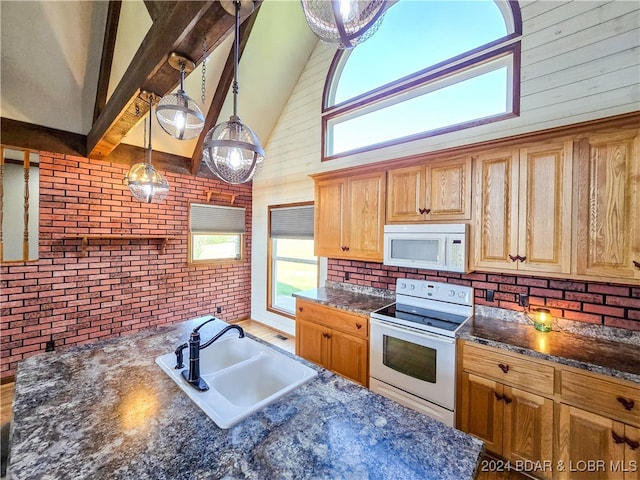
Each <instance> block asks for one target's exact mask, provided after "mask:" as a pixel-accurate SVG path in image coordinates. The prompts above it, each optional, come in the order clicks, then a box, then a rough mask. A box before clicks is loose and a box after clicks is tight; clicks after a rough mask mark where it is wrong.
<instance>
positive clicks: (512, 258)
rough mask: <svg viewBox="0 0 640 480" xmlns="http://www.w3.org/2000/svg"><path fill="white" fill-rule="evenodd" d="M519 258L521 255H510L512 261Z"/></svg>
mask: <svg viewBox="0 0 640 480" xmlns="http://www.w3.org/2000/svg"><path fill="white" fill-rule="evenodd" d="M519 258H520V256H519V255H509V259H510V260H511V261H512V262H515V261H517V260H518V259H519Z"/></svg>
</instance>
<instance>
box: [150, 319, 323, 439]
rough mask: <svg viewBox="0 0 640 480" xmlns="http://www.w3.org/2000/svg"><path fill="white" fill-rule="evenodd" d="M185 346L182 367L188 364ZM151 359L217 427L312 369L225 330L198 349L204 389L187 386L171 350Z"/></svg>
mask: <svg viewBox="0 0 640 480" xmlns="http://www.w3.org/2000/svg"><path fill="white" fill-rule="evenodd" d="M188 351H189V350H188V349H186V350H185V358H184V364H185V368H188V366H189V359H188V358H187V357H188ZM156 363H157V364H158V365H159V366H160V368H162V370H163V371H164V372H165V373H166V374H167V375H169V377H171V379H172V380H173V381H174V382H176V383H177V384H178V386H179V387H180V388H181V389H182V390H183V391H184V392H185V393H186V394H187V395H188V396H189V398H190V399H191V400H193V402H194V403H195V404H196V405H198V406H199V407H200V408H201V409H202V410H203V411H204V412H205V413H206V414H207V415H208V416H209V417H210V418H211V419H212V420H213V421H214V422H215V423H216V425H218V426H219V427H220V428H229V427H232V426H233V425H235V424H236V423H238V422H239V421H241V420H243V419H245V418H247V417H248V416H249V415H251V414H252V413H254V412H256V411H258V410H260V409H262V408H264V407H266V406H267V405H269V404H271V403H273V402H275V401H276V400H277V399H279V398H280V397H282V396H283V395H286V394H287V393H289V392H291V391H292V390H294V389H296V388H298V387H299V386H301V385H304V384H305V383H307V382H308V381H310V380H311V379H313V378H314V377H315V376H316V375H317V374H318V372H316V371H315V370H314V369H312V368H309V367H307V366H306V365H304V364H302V363H301V362H299V361H297V360H295V359H293V358H291V357H289V356H287V355H284V354H282V353H280V352H278V351H277V350H275V349H273V348H271V347H268V346H267V345H264V344H262V343H259V342H256V341H255V340H252V339H250V338H247V337H244V338H238V337H237V332H235V331H230V332H229V333H228V334H225V336H223V337H222V338H220V339H219V340H217V341H216V342H215V343H213V344H212V345H210V346H209V347H207V348H205V349H204V350H201V351H200V376H201V377H202V379H203V380H204V381H205V382H207V384H208V385H209V390H207V391H204V392H200V391H198V390H196V389H195V388H193V387H192V386H191V385H190V384H189V383H188V382H187V381H186V380H185V379H184V378H183V377H182V375H181V372H182V370H184V368H181V369H175V368H174V367H175V365H176V355H175V353H173V352H171V353H167V354H165V355H162V356H160V357H158V358H156Z"/></svg>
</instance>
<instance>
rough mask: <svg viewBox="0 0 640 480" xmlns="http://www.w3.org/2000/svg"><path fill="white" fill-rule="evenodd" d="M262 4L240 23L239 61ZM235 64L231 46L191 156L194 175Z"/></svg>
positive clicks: (218, 113) (229, 84)
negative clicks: (205, 138)
mask: <svg viewBox="0 0 640 480" xmlns="http://www.w3.org/2000/svg"><path fill="white" fill-rule="evenodd" d="M260 5H262V2H260V3H257V4H256V7H255V10H254V12H253V14H252V15H251V16H249V17H248V18H246V19H245V20H244V22H242V25H240V37H239V42H238V44H239V45H238V61H239V59H240V58H242V52H244V48H245V47H246V45H247V42H248V40H249V35H251V30H252V29H253V25H254V23H255V21H256V17H257V16H258V10H259V9H260ZM234 64H235V52H234V49H233V47H231V51H230V52H229V56H228V57H227V61H226V63H225V64H224V69H223V70H222V75H221V76H220V80H219V81H218V86H217V88H216V91H215V92H214V94H213V98H212V100H211V105H210V106H209V110H208V111H207V117H206V118H205V121H204V128H203V129H202V133H200V136H199V137H198V141H197V143H196V146H195V148H194V149H193V156H192V157H191V173H192V174H193V175H196V176H197V175H198V173H199V171H200V166H201V165H200V164H201V163H202V145H203V144H204V137H205V136H206V135H207V133H208V132H209V130H211V129H212V128H213V127H215V125H216V122H217V120H218V117H219V116H220V111H221V110H222V106H223V105H224V101H225V99H226V98H227V93H228V92H229V88H230V87H231V83H232V82H233V77H234Z"/></svg>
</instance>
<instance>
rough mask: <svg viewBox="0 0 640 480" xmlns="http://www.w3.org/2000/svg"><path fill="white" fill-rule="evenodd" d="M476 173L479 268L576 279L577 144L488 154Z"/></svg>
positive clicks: (479, 158) (476, 258)
mask: <svg viewBox="0 0 640 480" xmlns="http://www.w3.org/2000/svg"><path fill="white" fill-rule="evenodd" d="M474 168H475V172H476V177H475V178H476V180H475V184H476V187H475V188H476V192H478V195H477V203H476V216H475V218H476V223H475V232H476V234H475V255H474V262H475V267H476V268H481V269H488V270H497V271H504V270H518V271H523V272H545V273H570V272H571V231H572V230H571V206H572V171H573V143H572V142H571V141H565V142H556V143H546V144H541V145H534V146H528V147H524V148H520V149H512V150H501V151H493V152H487V153H483V154H480V155H478V156H477V157H476V159H475V167H474Z"/></svg>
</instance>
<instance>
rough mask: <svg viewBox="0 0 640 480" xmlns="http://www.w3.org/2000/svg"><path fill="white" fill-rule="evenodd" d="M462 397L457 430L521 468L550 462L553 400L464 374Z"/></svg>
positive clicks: (542, 474) (545, 476) (542, 475)
mask: <svg viewBox="0 0 640 480" xmlns="http://www.w3.org/2000/svg"><path fill="white" fill-rule="evenodd" d="M461 395H462V402H461V407H462V408H461V412H460V419H461V420H460V425H459V427H460V429H461V430H463V431H465V432H467V433H471V434H472V435H474V436H476V437H478V438H480V439H481V440H483V441H484V442H485V445H486V448H487V450H488V451H489V452H492V453H495V454H497V455H500V456H502V457H504V458H506V459H508V460H511V461H513V462H520V464H522V465H525V464H526V462H530V463H532V464H538V463H540V464H542V463H544V462H545V461H546V462H548V461H550V459H551V458H552V455H553V452H552V448H553V400H550V399H548V398H545V397H542V396H540V395H536V394H532V393H528V392H525V391H523V390H520V389H517V388H512V387H508V386H505V385H503V384H501V383H499V382H496V381H493V380H490V379H487V378H483V377H479V376H477V375H473V374H469V373H466V372H465V373H463V375H462V389H461ZM551 473H552V472H551V469H549V470H548V471H543V472H542V473H541V475H540V477H541V478H551Z"/></svg>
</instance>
